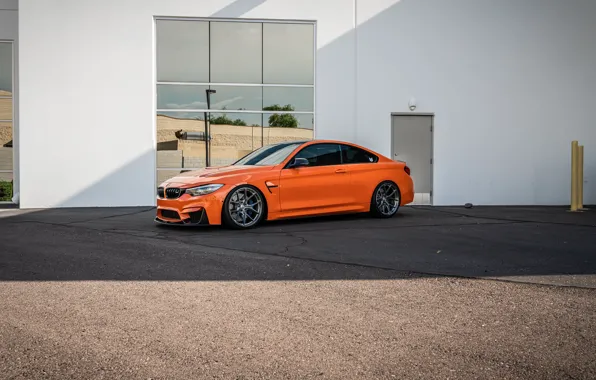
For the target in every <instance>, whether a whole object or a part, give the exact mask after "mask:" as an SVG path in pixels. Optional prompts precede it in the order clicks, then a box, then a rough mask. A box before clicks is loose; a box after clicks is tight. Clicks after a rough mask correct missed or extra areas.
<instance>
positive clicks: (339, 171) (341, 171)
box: [335, 169, 346, 174]
mask: <svg viewBox="0 0 596 380" xmlns="http://www.w3.org/2000/svg"><path fill="white" fill-rule="evenodd" d="M335 172H336V173H338V174H342V173H346V169H337V170H336V171H335Z"/></svg>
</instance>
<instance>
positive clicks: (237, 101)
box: [211, 86, 263, 123]
mask: <svg viewBox="0 0 596 380" xmlns="http://www.w3.org/2000/svg"><path fill="white" fill-rule="evenodd" d="M211 88H212V89H214V90H215V91H216V92H215V94H212V95H211V109H215V110H249V111H261V107H262V104H263V88H262V87H254V86H211ZM259 123H260V121H259Z"/></svg>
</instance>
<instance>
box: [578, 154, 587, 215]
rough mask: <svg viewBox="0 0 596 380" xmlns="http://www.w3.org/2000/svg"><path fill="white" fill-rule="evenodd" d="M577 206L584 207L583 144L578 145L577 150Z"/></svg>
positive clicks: (580, 208) (582, 208)
mask: <svg viewBox="0 0 596 380" xmlns="http://www.w3.org/2000/svg"><path fill="white" fill-rule="evenodd" d="M577 193H578V196H577V208H578V209H579V210H585V209H584V146H583V145H579V146H578V150H577Z"/></svg>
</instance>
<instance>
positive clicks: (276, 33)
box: [263, 23, 315, 85]
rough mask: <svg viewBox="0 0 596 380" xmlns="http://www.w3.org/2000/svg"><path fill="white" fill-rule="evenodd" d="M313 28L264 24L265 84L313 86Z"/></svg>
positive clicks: (307, 25)
mask: <svg viewBox="0 0 596 380" xmlns="http://www.w3.org/2000/svg"><path fill="white" fill-rule="evenodd" d="M314 50H315V47H314V25H312V24H278V23H265V24H263V83H272V84H308V85H312V84H314Z"/></svg>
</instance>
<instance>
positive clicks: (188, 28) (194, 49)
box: [156, 20, 209, 83]
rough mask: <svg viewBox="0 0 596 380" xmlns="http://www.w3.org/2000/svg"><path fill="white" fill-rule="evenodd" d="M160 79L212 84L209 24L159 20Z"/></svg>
mask: <svg viewBox="0 0 596 380" xmlns="http://www.w3.org/2000/svg"><path fill="white" fill-rule="evenodd" d="M156 28H157V30H156V39H157V51H156V53H157V80H158V81H169V82H200V83H205V82H209V23H208V22H205V21H174V20H158V21H157V25H156Z"/></svg>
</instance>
